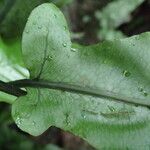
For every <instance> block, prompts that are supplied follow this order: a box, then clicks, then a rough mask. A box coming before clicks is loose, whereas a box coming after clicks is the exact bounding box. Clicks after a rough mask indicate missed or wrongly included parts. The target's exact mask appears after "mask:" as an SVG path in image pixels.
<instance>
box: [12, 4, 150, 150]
mask: <svg viewBox="0 0 150 150" xmlns="http://www.w3.org/2000/svg"><path fill="white" fill-rule="evenodd" d="M149 41H150V33H144V34H141V35H137V36H133V37H131V38H126V39H123V40H115V41H106V42H103V43H100V44H96V45H92V46H80V45H76V46H74V47H73V48H71V42H70V35H69V30H68V27H67V23H66V21H65V19H64V16H63V14H62V13H61V12H60V10H59V9H58V8H57V7H56V6H54V5H53V4H43V5H41V6H39V7H37V8H36V9H34V10H33V12H32V13H31V15H30V17H29V19H28V22H27V24H26V27H25V31H24V34H23V41H22V47H23V55H24V62H25V64H26V67H27V68H28V69H29V72H30V77H31V79H35V78H36V79H39V82H40V80H45V81H46V82H58V83H61V84H62V86H63V84H64V83H65V84H68V85H70V84H71V85H74V86H77V87H80V89H81V90H82V89H85V90H86V89H95V90H96V91H99V92H100V93H102V92H104V95H105V96H106V97H107V94H109V95H110V98H106V97H105V96H103V97H94V96H93V95H86V94H81V93H80V94H79V93H72V92H69V91H60V90H58V89H44V88H39V87H38V88H31V87H30V88H27V93H28V94H27V95H26V96H22V97H19V98H18V100H17V101H15V103H14V104H13V106H12V116H13V118H14V120H15V122H16V123H17V125H18V127H19V128H21V129H22V130H23V131H26V132H28V133H30V134H32V135H35V136H37V135H40V134H41V133H43V132H44V131H45V130H47V129H48V128H49V127H50V126H56V127H59V128H62V129H64V130H66V131H69V132H71V133H73V134H75V135H77V136H80V137H82V138H83V139H85V140H86V141H88V142H89V143H90V144H91V145H93V146H94V147H95V148H97V149H109V150H110V149H139V148H140V149H144V150H145V149H148V148H149V145H150V141H149V136H150V133H149V130H150V111H149V109H148V108H146V107H142V106H134V105H129V104H126V103H122V102H116V101H114V99H113V94H115V95H116V97H118V98H125V99H127V100H129V101H131V102H134V103H141V104H144V105H147V106H150V101H149V99H150V94H149V93H150V86H149V80H150V77H149V74H150V66H149V64H150V60H149V57H150V49H149V47H150V42H149ZM111 95H112V97H111Z"/></svg>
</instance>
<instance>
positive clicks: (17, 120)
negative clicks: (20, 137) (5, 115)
mask: <svg viewBox="0 0 150 150" xmlns="http://www.w3.org/2000/svg"><path fill="white" fill-rule="evenodd" d="M21 123H22V119H21V118H20V117H17V119H16V124H17V125H18V126H20V125H21Z"/></svg>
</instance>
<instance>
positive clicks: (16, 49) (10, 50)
mask: <svg viewBox="0 0 150 150" xmlns="http://www.w3.org/2000/svg"><path fill="white" fill-rule="evenodd" d="M25 78H28V71H27V70H26V69H25V68H24V67H23V62H22V57H21V46H20V41H19V40H17V41H10V42H8V43H4V42H3V41H2V39H0V80H2V81H5V82H8V81H13V80H19V79H25ZM15 99H16V97H14V96H11V95H8V94H5V93H3V92H0V101H4V102H12V101H14V100H15Z"/></svg>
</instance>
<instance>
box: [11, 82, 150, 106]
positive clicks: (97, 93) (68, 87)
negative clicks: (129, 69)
mask: <svg viewBox="0 0 150 150" xmlns="http://www.w3.org/2000/svg"><path fill="white" fill-rule="evenodd" d="M9 84H10V85H13V86H16V87H19V88H25V87H31V88H47V89H54V90H61V91H66V92H72V93H78V94H83V95H88V96H94V97H98V98H104V99H108V100H110V99H111V100H113V101H117V102H123V103H127V104H131V105H135V106H143V107H147V108H150V104H148V103H145V100H144V99H138V98H132V97H127V96H125V95H120V94H119V93H114V92H111V91H108V90H104V89H96V88H92V87H85V86H84V87H83V86H79V85H73V84H68V83H64V82H50V81H44V80H30V79H23V80H17V81H13V82H9ZM133 99H134V100H133Z"/></svg>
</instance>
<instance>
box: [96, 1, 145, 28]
mask: <svg viewBox="0 0 150 150" xmlns="http://www.w3.org/2000/svg"><path fill="white" fill-rule="evenodd" d="M142 2H144V0H117V1H113V2H111V3H109V4H108V5H107V6H106V7H104V9H103V10H102V11H101V12H100V11H98V12H96V17H97V18H98V19H99V20H100V21H101V26H102V27H103V28H109V29H114V28H116V27H118V26H119V25H121V24H122V23H125V22H128V21H130V19H131V16H130V14H131V12H132V11H133V10H135V9H136V8H137V7H138V6H139V5H140V4H141V3H142Z"/></svg>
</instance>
